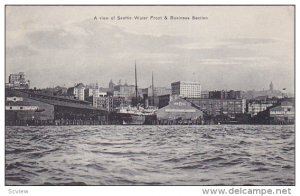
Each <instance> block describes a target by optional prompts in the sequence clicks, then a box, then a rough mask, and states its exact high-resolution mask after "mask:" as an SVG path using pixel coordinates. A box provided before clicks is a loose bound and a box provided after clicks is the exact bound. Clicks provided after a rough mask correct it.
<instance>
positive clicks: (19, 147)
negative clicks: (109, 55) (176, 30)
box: [5, 125, 295, 185]
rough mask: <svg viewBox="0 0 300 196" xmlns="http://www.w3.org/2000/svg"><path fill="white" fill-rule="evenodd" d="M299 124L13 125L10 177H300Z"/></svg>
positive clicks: (256, 180) (90, 181)
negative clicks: (297, 159) (298, 154)
mask: <svg viewBox="0 0 300 196" xmlns="http://www.w3.org/2000/svg"><path fill="white" fill-rule="evenodd" d="M294 135H295V133H294V125H285V126H280V125H264V126H262V125H214V126H208V125H204V126H179V125H178V126H45V127H43V126H39V127H6V134H5V142H6V144H5V152H6V157H5V160H6V163H5V175H6V179H5V180H6V185H294V184H295V178H294V174H295V168H294V167H295V165H294V153H295V148H294V147H295V143H294Z"/></svg>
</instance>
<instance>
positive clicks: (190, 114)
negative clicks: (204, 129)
mask: <svg viewBox="0 0 300 196" xmlns="http://www.w3.org/2000/svg"><path fill="white" fill-rule="evenodd" d="M156 115H157V120H158V123H159V124H202V121H203V112H202V111H201V110H199V109H198V108H196V107H195V106H193V104H192V103H190V102H188V101H186V100H185V99H183V98H177V99H175V100H172V101H170V103H169V105H167V106H165V107H163V108H160V109H159V110H158V111H157V112H156Z"/></svg>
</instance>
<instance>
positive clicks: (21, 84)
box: [6, 72, 30, 89]
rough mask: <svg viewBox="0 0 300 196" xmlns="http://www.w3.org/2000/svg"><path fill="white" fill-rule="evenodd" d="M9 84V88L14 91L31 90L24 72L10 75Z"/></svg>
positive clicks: (7, 85)
mask: <svg viewBox="0 0 300 196" xmlns="http://www.w3.org/2000/svg"><path fill="white" fill-rule="evenodd" d="M8 81H9V83H7V84H6V87H7V88H13V89H29V88H30V81H29V80H26V77H25V74H24V72H19V73H17V74H10V75H9V77H8Z"/></svg>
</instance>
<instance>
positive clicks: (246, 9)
mask: <svg viewBox="0 0 300 196" xmlns="http://www.w3.org/2000/svg"><path fill="white" fill-rule="evenodd" d="M4 9H5V24H4V25H5V27H4V31H5V32H4V34H5V68H4V69H5V141H4V142H5V185H6V186H84V185H86V186H107V185H108V186H153V185H155V186H169V185H176V186H183V185H189V186H190V185H196V186H295V5H251V6H250V5H226V6H225V5H5V6H4ZM3 85H4V84H3ZM3 103H4V102H3Z"/></svg>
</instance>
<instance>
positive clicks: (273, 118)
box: [269, 101, 295, 124]
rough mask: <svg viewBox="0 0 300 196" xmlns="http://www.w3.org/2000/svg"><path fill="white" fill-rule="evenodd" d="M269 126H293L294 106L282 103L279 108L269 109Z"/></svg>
mask: <svg viewBox="0 0 300 196" xmlns="http://www.w3.org/2000/svg"><path fill="white" fill-rule="evenodd" d="M269 115H270V123H271V124H294V123H295V105H294V103H292V102H288V101H283V102H281V104H280V105H279V106H275V107H272V108H270V110H269Z"/></svg>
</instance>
